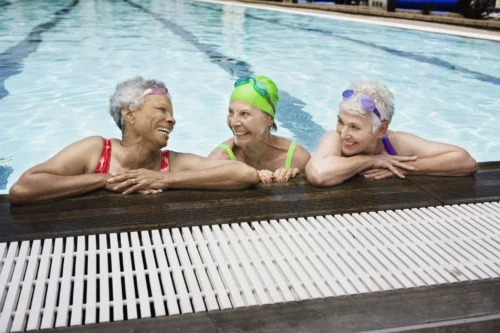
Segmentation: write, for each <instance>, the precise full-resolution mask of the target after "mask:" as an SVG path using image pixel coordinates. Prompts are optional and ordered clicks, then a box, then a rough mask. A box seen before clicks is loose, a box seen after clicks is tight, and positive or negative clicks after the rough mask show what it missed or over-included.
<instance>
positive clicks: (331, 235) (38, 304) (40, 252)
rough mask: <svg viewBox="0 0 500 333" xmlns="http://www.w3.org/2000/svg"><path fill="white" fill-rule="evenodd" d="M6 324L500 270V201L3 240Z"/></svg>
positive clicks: (133, 313) (169, 310)
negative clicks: (15, 240) (104, 233)
mask: <svg viewBox="0 0 500 333" xmlns="http://www.w3.org/2000/svg"><path fill="white" fill-rule="evenodd" d="M0 259H1V261H0V309H1V312H0V332H20V331H29V330H38V329H46V328H54V327H66V326H74V325H83V324H90V323H102V322H109V321H119V320H126V319H133V318H146V317H154V316H165V315H175V314H184V313H192V312H200V311H211V310H217V309H228V308H236V307H242V306H251V305H259V304H266V303H277V302H289V301H296V300H303V299H311V298H320V297H329V296H337V295H348V294H357V293H370V292H376V291H382V290H393V289H400V288H413V287H418V286H429V285H435V284H447V283H453V282H460V281H470V280H479V279H489V278H496V277H499V276H500V203H498V202H493V203H484V204H470V205H456V206H441V207H431V208H422V209H411V210H396V211H386V212H378V213H361V214H346V215H335V216H326V217H316V218H313V217H309V218H307V219H304V218H297V219H288V220H279V221H269V222H267V221H262V222H252V223H240V224H230V225H229V224H225V225H222V226H218V225H214V226H203V227H192V228H182V229H172V230H153V231H142V232H130V233H120V234H116V233H115V234H110V235H91V236H79V237H67V238H57V239H54V240H52V239H47V240H44V241H40V240H35V241H24V242H20V243H19V242H12V243H1V244H0Z"/></svg>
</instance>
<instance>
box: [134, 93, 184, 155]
mask: <svg viewBox="0 0 500 333" xmlns="http://www.w3.org/2000/svg"><path fill="white" fill-rule="evenodd" d="M134 114H135V119H136V124H135V128H136V130H137V131H138V132H139V133H140V134H141V136H143V137H145V138H150V139H151V140H153V141H155V142H156V143H158V145H159V146H160V147H165V146H166V145H167V142H168V138H169V135H170V132H172V130H173V129H174V125H175V119H174V113H173V109H172V103H171V101H170V99H169V98H168V97H167V96H166V95H147V96H146V97H144V102H143V104H142V105H141V107H140V108H139V109H138V110H136V111H135V112H134Z"/></svg>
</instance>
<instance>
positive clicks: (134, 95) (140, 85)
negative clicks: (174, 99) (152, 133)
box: [109, 76, 167, 130]
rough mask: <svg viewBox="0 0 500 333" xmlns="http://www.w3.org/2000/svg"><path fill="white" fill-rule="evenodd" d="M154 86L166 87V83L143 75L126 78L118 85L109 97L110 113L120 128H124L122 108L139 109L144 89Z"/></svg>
mask: <svg viewBox="0 0 500 333" xmlns="http://www.w3.org/2000/svg"><path fill="white" fill-rule="evenodd" d="M153 87H159V88H165V89H167V86H166V85H165V83H163V82H161V81H158V80H146V79H144V78H143V77H142V76H136V77H134V78H133V79H129V80H125V81H123V82H121V83H119V84H118V85H117V86H116V90H115V92H114V94H113V95H112V96H111V97H110V98H109V113H110V114H111V116H112V117H113V119H114V120H115V123H116V125H117V126H118V128H119V129H120V130H123V123H124V120H123V117H122V109H123V108H129V109H130V110H133V111H134V110H137V109H138V108H139V107H140V106H141V105H142V103H143V102H144V97H145V96H144V91H145V90H147V89H150V88H153Z"/></svg>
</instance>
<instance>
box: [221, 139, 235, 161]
mask: <svg viewBox="0 0 500 333" xmlns="http://www.w3.org/2000/svg"><path fill="white" fill-rule="evenodd" d="M217 148H222V149H224V150H225V151H226V153H227V154H228V155H229V158H230V159H231V161H236V156H234V153H233V150H232V149H231V147H229V146H228V145H226V144H225V143H221V144H220V145H218V146H217Z"/></svg>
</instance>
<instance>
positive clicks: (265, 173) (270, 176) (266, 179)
mask: <svg viewBox="0 0 500 333" xmlns="http://www.w3.org/2000/svg"><path fill="white" fill-rule="evenodd" d="M257 172H258V173H259V177H260V180H261V181H262V182H263V183H265V184H268V183H272V182H273V181H274V178H275V176H274V173H272V172H271V171H269V170H258V171H257Z"/></svg>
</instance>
